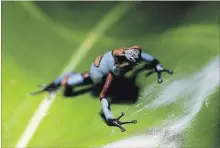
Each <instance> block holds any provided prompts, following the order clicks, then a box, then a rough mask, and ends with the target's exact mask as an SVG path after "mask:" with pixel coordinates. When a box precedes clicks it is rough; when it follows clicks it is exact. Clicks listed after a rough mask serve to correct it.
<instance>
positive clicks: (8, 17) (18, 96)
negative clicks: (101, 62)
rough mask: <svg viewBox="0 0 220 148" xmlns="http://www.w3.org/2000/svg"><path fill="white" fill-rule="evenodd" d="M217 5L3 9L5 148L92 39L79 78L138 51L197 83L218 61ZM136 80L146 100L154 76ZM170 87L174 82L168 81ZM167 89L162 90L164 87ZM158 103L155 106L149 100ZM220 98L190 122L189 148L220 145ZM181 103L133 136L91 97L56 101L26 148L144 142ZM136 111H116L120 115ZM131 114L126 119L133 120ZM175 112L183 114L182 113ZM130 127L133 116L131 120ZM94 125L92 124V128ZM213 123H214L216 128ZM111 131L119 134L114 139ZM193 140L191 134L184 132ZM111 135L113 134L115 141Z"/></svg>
mask: <svg viewBox="0 0 220 148" xmlns="http://www.w3.org/2000/svg"><path fill="white" fill-rule="evenodd" d="M219 4H220V3H219V2H110V1H109V2H71V1H66V2H62V1H61V2H43V1H39V2H13V1H12V2H6V1H4V2H2V147H13V146H15V145H16V144H17V142H18V140H19V138H20V137H21V135H22V133H23V131H24V129H25V128H26V126H27V124H28V121H29V120H30V119H31V117H32V115H33V113H34V111H35V110H36V109H37V107H38V106H39V104H40V102H41V101H42V100H43V99H44V97H45V96H46V94H41V95H39V96H34V97H31V96H29V92H31V91H33V90H36V85H37V84H41V83H48V82H50V81H52V80H54V79H55V78H56V77H57V76H58V75H59V74H60V73H61V72H62V70H63V69H64V68H65V66H66V65H67V64H68V63H69V61H70V60H71V58H72V56H73V55H74V54H76V53H77V52H79V51H78V50H77V49H78V48H79V47H80V46H81V45H82V43H83V42H84V40H85V39H86V38H88V36H91V34H92V35H94V38H95V37H96V42H94V44H92V46H91V48H89V50H88V51H87V52H86V54H85V56H84V57H82V58H81V59H80V63H78V66H77V67H76V69H74V71H76V72H81V71H87V70H88V69H89V67H90V65H91V63H92V62H93V60H94V58H95V57H96V56H98V55H100V54H102V53H105V52H106V51H108V50H111V49H113V48H117V47H121V46H132V45H140V46H141V47H143V50H144V51H145V52H148V53H150V54H152V55H154V56H156V57H157V58H158V59H159V60H160V61H161V62H162V64H163V65H164V66H165V67H169V68H171V69H174V70H175V71H177V75H178V76H179V75H180V76H182V75H185V76H187V75H191V74H192V73H194V72H196V71H197V70H199V69H201V68H202V67H204V65H205V64H207V63H208V62H209V60H211V59H212V58H213V57H215V56H217V55H218V54H219V22H218V18H219V14H220V13H219V8H220V5H219ZM144 75H145V73H144V72H141V73H140V74H139V76H138V78H137V80H136V83H137V85H138V86H140V92H143V91H144V88H145V87H146V86H148V85H151V84H154V83H156V81H155V80H156V76H151V77H149V78H147V79H146V78H145V77H144ZM164 79H165V80H166V81H168V82H169V81H171V80H172V77H171V76H168V75H165V76H164ZM161 87H162V86H161ZM143 99H149V100H153V99H154V98H143ZM218 100H219V90H217V91H216V93H215V94H213V95H212V96H211V97H210V98H209V108H205V107H204V108H202V110H201V111H200V112H199V114H198V115H197V117H196V119H195V120H194V121H193V122H192V124H191V128H193V129H194V130H193V131H192V132H190V134H188V135H187V140H186V141H185V142H184V145H183V147H192V148H193V147H207V148H208V147H217V146H218V144H219V111H218V110H219V106H218V103H219V101H218ZM180 103H181V102H177V103H176V102H175V103H173V104H170V105H167V106H165V107H160V108H158V109H157V110H154V111H151V112H150V113H149V114H147V115H144V113H143V114H139V115H138V116H136V119H137V120H138V121H140V123H139V124H137V125H135V126H134V125H127V126H126V128H127V129H128V131H127V132H126V133H121V132H119V130H117V129H115V128H112V127H108V126H106V125H105V123H104V122H103V121H102V119H101V118H100V116H99V115H98V112H99V110H100V102H99V100H98V99H97V98H94V99H93V97H92V95H91V94H90V93H86V94H83V95H80V96H77V97H75V98H72V99H65V98H64V97H62V95H58V96H57V97H56V100H55V102H54V103H53V105H52V107H51V109H50V111H49V113H48V114H47V116H46V117H45V118H44V119H43V121H42V122H41V124H40V126H39V128H38V129H37V131H36V133H35V134H34V136H33V137H32V139H31V141H30V142H29V144H28V146H30V147H89V146H93V147H94V146H102V145H105V144H107V143H109V142H112V141H115V140H119V139H121V138H123V137H126V136H130V135H134V134H138V133H139V132H143V131H145V130H146V129H147V128H150V127H154V126H155V125H158V124H160V123H161V121H162V120H164V119H166V118H167V116H168V114H169V113H170V112H174V113H175V115H178V114H180V112H182V110H181V109H178V108H179V106H180ZM130 106H135V104H129V105H128V104H121V105H117V104H116V105H113V106H112V110H113V112H114V114H115V115H118V114H119V113H120V112H121V111H123V110H125V109H126V108H128V107H130ZM135 110H137V109H133V110H132V109H131V110H129V111H127V112H126V114H129V113H130V114H132V113H133V112H134V111H135ZM176 110H177V111H176ZM125 119H129V116H127V117H126V116H125ZM90 122H91V123H90ZM210 122H211V123H210ZM112 130H113V131H114V132H112ZM186 132H187V131H186ZM110 133H111V134H110Z"/></svg>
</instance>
